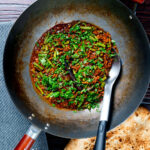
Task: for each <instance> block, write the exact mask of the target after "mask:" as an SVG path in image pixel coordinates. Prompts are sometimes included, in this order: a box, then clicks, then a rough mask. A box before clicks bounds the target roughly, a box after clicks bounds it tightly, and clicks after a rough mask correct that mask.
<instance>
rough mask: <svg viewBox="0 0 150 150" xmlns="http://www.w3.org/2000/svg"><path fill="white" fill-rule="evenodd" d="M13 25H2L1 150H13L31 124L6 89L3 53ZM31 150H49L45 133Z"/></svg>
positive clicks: (0, 41)
mask: <svg viewBox="0 0 150 150" xmlns="http://www.w3.org/2000/svg"><path fill="white" fill-rule="evenodd" d="M12 25H13V23H1V24H0V150H13V149H14V148H15V146H16V145H17V143H18V142H19V140H20V139H21V138H22V136H23V135H24V133H25V132H26V131H27V129H28V127H29V126H30V123H29V122H28V121H27V119H25V118H24V117H23V115H22V114H21V113H20V112H19V111H18V110H17V109H16V107H15V106H14V104H13V102H12V101H11V98H10V96H9V93H8V91H7V89H6V85H5V82H4V76H3V66H2V64H3V62H2V61H3V52H4V46H5V42H6V38H7V36H8V33H9V31H10V29H11V27H12ZM31 150H48V145H47V141H46V136H45V133H44V132H42V133H41V135H40V136H39V137H38V139H37V141H36V142H35V144H34V145H33V148H32V149H31Z"/></svg>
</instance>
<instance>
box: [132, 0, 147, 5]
mask: <svg viewBox="0 0 150 150" xmlns="http://www.w3.org/2000/svg"><path fill="white" fill-rule="evenodd" d="M132 1H133V2H135V3H138V4H143V3H144V1H145V0H132Z"/></svg>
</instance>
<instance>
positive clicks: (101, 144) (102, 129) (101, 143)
mask: <svg viewBox="0 0 150 150" xmlns="http://www.w3.org/2000/svg"><path fill="white" fill-rule="evenodd" d="M106 125H107V121H100V122H99V126H98V131H97V138H96V144H95V150H105V143H106Z"/></svg>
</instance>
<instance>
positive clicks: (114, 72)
mask: <svg viewBox="0 0 150 150" xmlns="http://www.w3.org/2000/svg"><path fill="white" fill-rule="evenodd" d="M120 70H121V61H120V57H119V56H115V58H114V62H113V64H112V67H111V69H110V72H109V77H108V79H107V80H106V84H105V88H104V97H103V103H102V110H101V115H100V121H99V126H98V131H97V139H96V144H95V150H105V143H106V125H107V122H108V118H109V111H110V103H111V92H112V88H113V85H114V83H115V81H116V79H117V77H118V76H119V73H120Z"/></svg>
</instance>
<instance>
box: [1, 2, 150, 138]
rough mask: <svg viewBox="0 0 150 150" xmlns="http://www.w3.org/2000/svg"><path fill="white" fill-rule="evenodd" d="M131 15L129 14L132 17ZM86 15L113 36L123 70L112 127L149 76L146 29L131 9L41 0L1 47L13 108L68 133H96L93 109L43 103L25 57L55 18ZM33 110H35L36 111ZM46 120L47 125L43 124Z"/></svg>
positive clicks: (128, 111)
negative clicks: (66, 107)
mask: <svg viewBox="0 0 150 150" xmlns="http://www.w3.org/2000/svg"><path fill="white" fill-rule="evenodd" d="M129 16H131V17H130V18H132V19H130V18H129ZM73 20H84V21H87V22H90V23H93V24H95V25H97V26H100V27H102V28H103V29H104V30H106V31H108V32H109V33H110V34H111V35H112V38H113V39H114V40H115V41H116V43H117V46H118V49H119V53H120V56H121V59H122V73H121V77H120V79H119V81H118V83H117V85H116V88H115V91H114V92H115V94H114V106H113V113H112V119H111V124H110V129H112V128H114V127H115V126H117V125H118V124H120V123H121V122H122V121H124V120H125V119H126V118H127V117H128V116H129V115H130V114H131V113H132V112H133V111H134V110H135V109H136V108H137V107H138V106H139V104H140V102H141V100H142V98H143V96H144V94H145V92H146V89H147V86H148V81H149V74H150V69H149V68H150V62H149V60H150V51H149V45H148V40H147V37H146V35H145V32H144V30H143V28H142V26H141V24H140V23H139V21H138V20H137V18H136V17H135V16H134V15H133V14H132V12H131V11H129V9H127V8H126V7H125V6H124V5H123V4H121V3H120V2H119V1H115V0H107V1H106V0H82V1H81V0H61V1H60V0H55V1H54V0H45V1H42V0H39V1H38V2H36V3H34V4H33V5H32V6H31V7H30V8H28V9H27V10H26V11H25V12H24V13H23V14H22V15H21V17H20V18H19V19H18V20H17V22H16V23H15V24H14V26H13V28H12V30H11V32H10V34H9V37H8V39H7V43H6V47H5V53H4V61H3V62H4V75H5V81H6V84H7V87H8V90H9V92H10V95H11V97H12V100H13V101H14V103H15V105H16V106H17V108H18V109H19V110H20V111H21V112H22V113H23V114H24V115H25V116H26V117H27V118H28V117H29V116H31V114H34V115H35V117H33V119H32V120H30V121H31V122H32V123H33V124H36V125H37V126H38V127H40V128H42V129H43V130H44V131H46V132H48V133H50V134H53V135H57V136H61V137H68V138H81V137H90V136H95V135H96V131H97V125H98V121H99V113H98V112H96V110H92V111H91V112H90V111H88V110H84V111H79V112H77V113H74V112H73V111H68V110H60V109H57V108H54V107H51V106H49V105H47V103H45V102H44V101H42V100H41V99H40V97H39V96H38V95H37V93H36V92H35V91H34V89H33V87H32V84H31V79H30V75H29V61H30V57H31V53H32V49H33V47H34V44H35V42H36V41H37V40H38V39H39V37H40V36H41V35H42V33H44V32H45V31H46V30H48V29H49V28H50V27H52V26H54V25H55V24H57V23H62V22H70V21H73ZM34 115H33V116H34ZM47 123H48V124H49V126H48V129H46V128H45V126H46V124H47Z"/></svg>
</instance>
